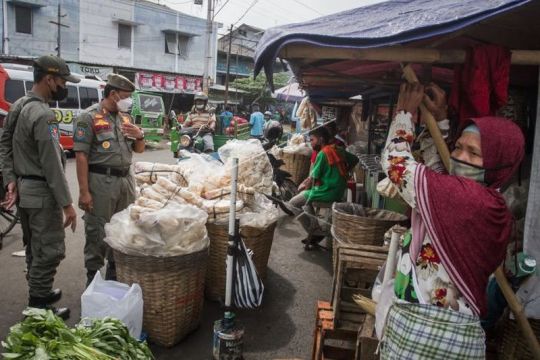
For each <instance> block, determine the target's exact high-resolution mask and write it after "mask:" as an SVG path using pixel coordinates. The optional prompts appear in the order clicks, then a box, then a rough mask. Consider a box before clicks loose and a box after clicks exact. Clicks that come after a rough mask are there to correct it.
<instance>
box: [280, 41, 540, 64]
mask: <svg viewBox="0 0 540 360" xmlns="http://www.w3.org/2000/svg"><path fill="white" fill-rule="evenodd" d="M511 52H512V58H511V61H512V65H540V51H537V50H511ZM466 54H467V52H466V50H463V49H451V50H440V49H432V48H409V47H404V46H393V47H385V48H379V49H353V48H335V47H322V46H314V45H299V44H293V45H287V46H285V47H284V48H283V49H281V51H280V53H279V57H280V58H282V59H317V60H364V61H393V62H410V63H430V64H431V63H438V64H461V63H463V62H465V57H466Z"/></svg>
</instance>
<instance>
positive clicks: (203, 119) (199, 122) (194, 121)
mask: <svg viewBox="0 0 540 360" xmlns="http://www.w3.org/2000/svg"><path fill="white" fill-rule="evenodd" d="M193 103H194V104H193V109H192V110H191V112H190V113H189V114H188V116H187V118H186V121H185V122H184V126H185V127H188V128H193V129H201V133H200V134H201V136H202V138H203V142H204V152H207V153H208V152H213V151H214V137H213V132H214V131H215V130H216V116H215V114H214V113H212V112H211V111H210V110H209V108H208V106H207V105H208V96H207V95H206V94H205V93H203V92H198V93H197V94H195V97H194V99H193Z"/></svg>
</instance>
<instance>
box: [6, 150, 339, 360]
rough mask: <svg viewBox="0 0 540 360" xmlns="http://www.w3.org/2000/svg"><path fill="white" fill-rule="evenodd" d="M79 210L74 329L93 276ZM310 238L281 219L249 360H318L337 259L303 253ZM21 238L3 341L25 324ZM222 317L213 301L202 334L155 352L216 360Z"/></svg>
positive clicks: (71, 289)
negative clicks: (320, 326)
mask: <svg viewBox="0 0 540 360" xmlns="http://www.w3.org/2000/svg"><path fill="white" fill-rule="evenodd" d="M135 161H152V162H161V163H171V164H172V163H174V162H175V160H174V158H173V157H172V155H171V153H170V152H169V151H168V150H147V151H146V152H145V153H143V154H137V155H136V157H135ZM66 175H67V178H68V182H69V186H70V189H71V193H72V195H73V199H74V201H75V203H76V202H77V199H78V191H79V189H78V185H77V179H76V173H75V161H74V159H69V160H68V164H67V168H66ZM78 211H79V215H80V216H79V218H78V224H77V230H76V231H75V233H71V231H68V232H67V233H66V258H65V259H64V261H62V263H61V264H60V266H59V268H58V273H57V275H56V278H55V287H59V288H61V289H62V290H63V293H64V295H63V298H62V299H61V300H60V302H59V303H58V305H60V306H69V307H70V309H71V318H70V319H69V320H68V324H69V325H71V326H73V325H74V324H76V323H77V322H78V321H79V317H80V296H81V294H82V292H83V290H84V284H85V281H86V275H85V270H84V265H83V247H84V229H83V221H82V218H81V216H82V212H80V210H78ZM304 237H305V233H304V231H303V230H302V229H301V228H300V227H299V226H298V225H297V224H296V223H295V222H294V221H293V220H292V219H290V218H283V219H281V220H280V223H279V226H278V228H277V230H276V233H275V236H274V242H273V246H272V252H271V255H270V261H269V271H268V275H267V278H266V280H265V283H264V285H265V295H264V302H263V305H262V306H261V307H260V308H259V309H258V310H251V311H240V312H239V313H238V319H239V320H240V321H242V323H243V324H244V326H245V331H246V333H245V336H244V349H245V350H244V357H245V358H246V360H249V359H308V358H310V357H311V347H312V343H313V328H314V322H315V306H316V303H317V300H318V299H322V300H328V299H329V297H330V294H331V285H332V274H331V253H328V252H324V251H310V252H306V251H304V250H303V247H302V244H301V242H300V241H301V240H302V239H303V238H304ZM22 249H23V247H22V234H21V229H20V226H17V227H16V228H15V229H14V230H13V231H12V232H11V233H10V234H9V235H8V236H7V237H6V238H5V239H4V248H3V249H2V250H0V339H4V338H5V336H6V335H7V333H8V331H9V328H10V326H12V325H13V324H15V323H16V322H18V321H20V320H21V319H22V315H21V311H22V310H23V309H24V308H25V306H26V304H27V297H28V289H27V284H26V280H25V274H24V268H25V262H24V258H22V257H14V256H12V253H13V252H15V251H18V250H22ZM221 317H222V310H221V308H220V304H218V303H213V302H210V301H206V302H205V304H204V311H203V316H202V319H201V324H200V327H199V328H198V329H197V330H196V331H195V332H193V333H192V334H190V335H189V336H187V337H186V338H185V339H183V340H182V342H180V343H179V344H178V345H176V346H175V347H173V348H170V349H165V348H161V347H158V346H152V350H153V352H154V354H155V355H156V358H157V359H187V360H191V359H193V360H199V359H210V358H211V350H212V325H213V322H214V321H215V320H217V319H220V318H221Z"/></svg>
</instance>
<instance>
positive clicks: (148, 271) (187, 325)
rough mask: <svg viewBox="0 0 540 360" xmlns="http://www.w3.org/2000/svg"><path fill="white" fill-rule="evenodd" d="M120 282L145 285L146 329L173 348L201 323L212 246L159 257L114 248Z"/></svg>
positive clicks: (165, 344)
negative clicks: (209, 250)
mask: <svg viewBox="0 0 540 360" xmlns="http://www.w3.org/2000/svg"><path fill="white" fill-rule="evenodd" d="M114 259H115V261H116V272H117V277H118V281H121V282H123V283H126V284H132V283H137V284H139V285H140V286H141V288H142V292H143V301H144V316H143V328H144V330H145V331H146V332H147V333H148V337H149V338H150V340H151V341H153V342H154V343H156V344H158V345H162V346H166V347H170V346H173V345H175V344H177V343H178V342H179V341H180V340H182V338H183V337H184V336H186V335H187V334H189V333H190V332H192V331H193V330H195V329H196V328H197V327H198V326H199V322H200V319H201V313H202V307H203V303H204V301H203V300H204V280H205V274H206V264H207V260H208V249H204V250H202V251H198V252H195V253H192V254H187V255H180V256H172V257H166V258H158V257H152V256H132V255H127V254H124V253H122V252H119V251H117V250H114Z"/></svg>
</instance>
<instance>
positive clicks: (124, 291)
mask: <svg viewBox="0 0 540 360" xmlns="http://www.w3.org/2000/svg"><path fill="white" fill-rule="evenodd" d="M105 317H112V318H115V319H118V320H120V321H122V322H123V323H124V325H126V327H127V328H128V330H129V334H130V335H131V336H132V337H133V338H135V339H140V337H141V330H142V322H143V296H142V289H141V287H140V286H139V284H133V285H131V286H129V285H127V284H123V283H121V282H118V281H110V280H103V278H102V277H101V273H100V272H99V271H98V272H96V275H95V276H94V280H92V282H91V283H90V285H89V286H88V287H87V288H86V290H85V291H84V292H83V294H82V295H81V318H83V319H84V318H89V319H103V318H105Z"/></svg>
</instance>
